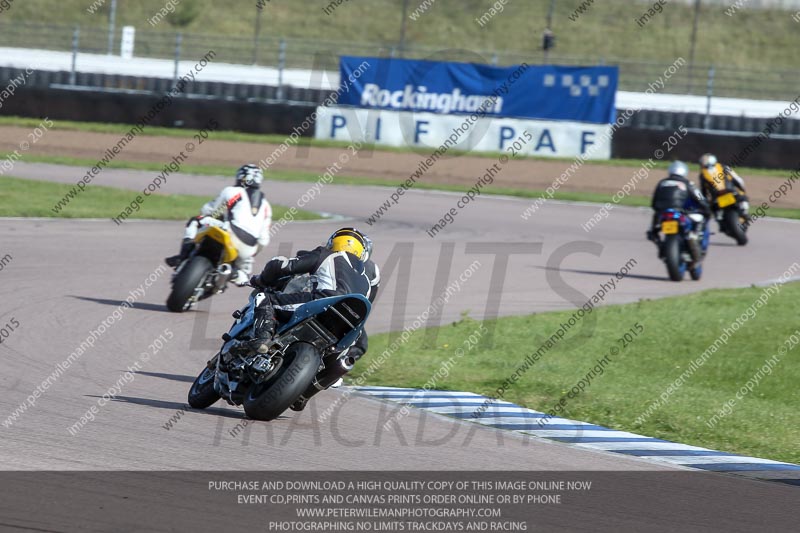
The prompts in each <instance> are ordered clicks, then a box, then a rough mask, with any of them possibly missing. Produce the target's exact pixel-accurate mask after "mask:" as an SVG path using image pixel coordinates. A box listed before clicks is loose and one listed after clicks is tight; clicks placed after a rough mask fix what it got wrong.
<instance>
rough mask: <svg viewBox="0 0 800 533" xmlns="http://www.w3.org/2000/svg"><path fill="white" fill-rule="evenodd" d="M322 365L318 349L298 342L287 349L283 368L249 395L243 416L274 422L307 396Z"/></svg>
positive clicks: (252, 388) (249, 392)
mask: <svg viewBox="0 0 800 533" xmlns="http://www.w3.org/2000/svg"><path fill="white" fill-rule="evenodd" d="M319 365H320V355H319V353H318V352H317V350H316V348H314V347H313V346H311V345H310V344H308V343H305V342H297V343H295V344H292V345H291V346H289V348H287V349H286V353H285V354H284V358H283V365H282V367H281V369H280V370H278V372H277V373H276V374H275V375H274V376H273V377H272V378H270V379H269V380H268V381H267V382H266V383H261V384H255V385H253V386H251V387H250V390H248V391H247V394H246V395H245V399H244V412H245V413H247V416H249V417H250V418H252V419H254V420H274V419H276V418H278V416H279V415H280V414H281V413H283V412H284V411H286V410H287V409H288V408H289V406H290V405H292V404H293V403H294V402H295V400H297V398H298V397H299V396H300V395H301V394H303V392H305V390H306V389H307V388H308V386H309V385H311V382H312V381H313V380H314V376H315V375H316V374H317V371H318V370H319Z"/></svg>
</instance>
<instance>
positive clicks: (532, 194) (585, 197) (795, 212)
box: [0, 154, 800, 219]
mask: <svg viewBox="0 0 800 533" xmlns="http://www.w3.org/2000/svg"><path fill="white" fill-rule="evenodd" d="M7 155H8V154H0V159H2V158H4V157H6V156H7ZM21 160H22V161H26V162H29V163H52V164H56V165H69V166H80V167H91V166H92V165H94V164H95V163H97V161H96V160H95V161H93V160H90V159H83V158H77V157H65V156H52V155H32V154H23V156H22V158H21ZM108 166H109V168H128V169H133V170H147V171H161V169H162V168H163V164H161V163H155V162H146V161H124V160H115V161H112V162H110V163H109V164H108ZM181 172H183V173H186V174H199V175H208V176H228V175H229V174H230V173H231V167H228V166H215V165H183V166H181ZM266 178H267V179H269V180H275V181H294V182H307V183H314V182H316V181H318V180H319V175H318V174H315V173H313V172H302V171H294V170H273V171H270V172H269V173H267V174H266ZM401 181H402V180H398V181H397V182H393V181H390V180H385V179H378V178H369V177H360V176H343V175H337V176H336V178H335V180H334V182H335V183H337V184H339V185H377V186H383V187H397V186H399V185H400V183H401ZM414 188H415V189H419V190H434V191H451V192H462V193H463V192H464V188H463V187H460V186H458V185H448V184H431V183H421V182H417V183H416V184H415V185H414ZM483 193H484V194H494V195H502V196H515V197H518V198H540V197H542V196H543V195H544V191H539V190H535V189H514V188H508V187H495V186H489V187H486V188H484V189H483ZM611 196H612V195H611V194H603V193H595V192H578V191H574V192H570V191H556V192H555V194H554V195H553V199H554V200H562V201H571V202H592V203H600V204H602V203H606V202H610V201H611ZM618 205H625V206H634V207H643V206H649V205H650V197H649V196H626V197H625V198H622V199H621V200H620V201H619V204H618ZM767 216H770V217H781V218H793V219H800V209H788V208H777V207H772V208H770V209H769V211H767ZM273 218H274V217H273Z"/></svg>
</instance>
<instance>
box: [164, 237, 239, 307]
mask: <svg viewBox="0 0 800 533" xmlns="http://www.w3.org/2000/svg"><path fill="white" fill-rule="evenodd" d="M194 243H195V247H194V250H192V251H191V253H189V255H188V256H187V257H186V259H185V260H184V261H183V262H182V263H181V264H180V265H179V266H178V268H177V269H176V270H175V274H174V275H173V276H172V291H171V292H170V294H169V297H168V298H167V308H168V309H169V310H170V311H172V312H173V313H182V312H184V311H188V310H189V309H191V308H192V306H193V305H194V304H196V303H197V302H199V301H200V300H204V299H205V298H208V297H210V296H213V295H214V294H219V293H221V292H223V291H225V288H226V287H227V284H228V280H229V279H230V277H231V274H232V273H233V262H234V261H235V260H236V257H237V255H238V252H237V251H236V247H235V246H234V245H233V242H232V241H231V236H230V234H229V233H228V232H227V231H225V230H224V229H222V228H219V227H215V226H209V227H207V228H204V229H202V230H200V231H199V232H198V233H197V236H196V237H195V238H194Z"/></svg>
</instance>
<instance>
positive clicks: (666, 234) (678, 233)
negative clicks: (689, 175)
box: [656, 209, 709, 281]
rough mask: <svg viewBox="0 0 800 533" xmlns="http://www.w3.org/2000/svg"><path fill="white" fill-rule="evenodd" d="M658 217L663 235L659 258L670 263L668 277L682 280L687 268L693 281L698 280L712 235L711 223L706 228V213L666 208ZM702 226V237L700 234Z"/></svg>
mask: <svg viewBox="0 0 800 533" xmlns="http://www.w3.org/2000/svg"><path fill="white" fill-rule="evenodd" d="M659 218H660V221H659V224H658V227H657V228H656V229H657V230H658V231H659V233H661V234H663V238H661V239H659V258H660V259H662V260H663V261H664V263H666V265H667V273H668V274H669V279H671V280H672V281H681V280H682V279H683V277H684V275H685V274H686V271H687V270H688V271H689V274H690V275H691V277H692V279H693V280H695V281H696V280H699V279H700V277H701V276H702V275H703V263H702V261H703V257H704V256H705V253H706V250H707V248H708V236H709V232H708V225H707V224H706V225H705V227H703V220H704V218H703V215H700V214H694V213H693V214H688V215H687V214H685V213H683V212H682V211H680V210H679V209H667V210H666V211H663V212H662V213H660V217H659ZM701 228H702V229H703V233H702V237H701V236H700V235H699V234H698V230H700V229H701Z"/></svg>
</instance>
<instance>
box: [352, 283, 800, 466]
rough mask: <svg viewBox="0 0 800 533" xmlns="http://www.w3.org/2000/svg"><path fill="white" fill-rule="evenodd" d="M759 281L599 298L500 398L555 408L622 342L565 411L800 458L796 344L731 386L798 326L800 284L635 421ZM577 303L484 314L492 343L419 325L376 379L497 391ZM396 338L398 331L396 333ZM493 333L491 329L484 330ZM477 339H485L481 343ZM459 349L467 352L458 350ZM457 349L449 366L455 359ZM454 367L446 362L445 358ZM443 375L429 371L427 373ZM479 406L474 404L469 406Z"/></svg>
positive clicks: (681, 438)
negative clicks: (627, 338)
mask: <svg viewBox="0 0 800 533" xmlns="http://www.w3.org/2000/svg"><path fill="white" fill-rule="evenodd" d="M762 291H763V289H762V288H755V287H753V288H746V289H725V290H709V291H704V292H700V293H696V294H692V295H688V296H679V297H673V298H665V299H659V300H642V301H639V302H637V303H632V304H626V305H615V306H608V307H600V308H596V309H595V310H594V311H593V312H592V313H590V314H588V315H585V317H584V319H583V323H582V324H578V325H576V326H575V327H573V328H572V329H571V330H570V332H569V333H568V334H567V335H566V336H564V338H563V340H562V341H560V342H557V343H555V345H554V346H553V347H552V349H550V350H549V351H547V352H546V353H545V354H544V355H543V356H542V357H541V358H540V359H539V360H538V361H536V362H535V363H534V364H533V365H532V366H531V367H530V368H529V369H528V370H527V371H526V372H525V373H524V374H522V376H521V377H520V379H519V380H518V381H517V382H516V383H515V384H513V385H511V386H510V388H509V389H508V390H507V391H506V393H505V396H504V398H503V399H505V400H508V401H511V402H515V403H518V404H520V405H524V406H527V407H530V408H532V409H536V410H539V411H544V412H548V411H550V410H551V409H553V408H554V406H555V405H556V403H557V402H558V401H559V400H560V399H561V398H562V396H564V395H565V394H566V393H567V392H568V391H569V390H570V389H571V388H572V387H574V386H575V385H576V384H577V383H578V381H579V380H581V378H583V377H584V376H586V375H587V373H589V372H590V370H592V369H593V368H594V367H595V365H596V364H597V361H598V359H600V358H602V357H604V356H605V355H606V354H609V353H613V352H611V350H612V348H616V349H618V350H619V353H618V354H617V355H613V356H611V357H610V360H609V361H608V363H607V364H606V365H604V368H603V372H602V373H599V371H597V372H598V375H596V376H595V377H594V378H593V380H592V381H591V383H590V386H589V387H587V388H586V389H585V391H584V392H583V393H581V394H579V395H578V396H577V397H575V398H572V399H568V400H567V403H566V406H565V408H564V411H563V414H561V416H564V417H567V418H572V419H576V420H583V421H587V422H593V423H596V424H600V425H603V426H608V427H611V428H614V429H620V430H626V431H632V432H635V433H639V434H644V435H648V436H652V437H657V438H662V439H667V440H672V441H678V442H683V443H686V444H691V445H696V446H703V447H708V448H712V449H717V450H724V451H728V452H735V453H741V454H747V455H754V456H758V457H766V458H769V459H774V460H781V461H789V462H794V463H800V448H798V446H797V442H799V441H800V411H798V409H797V406H798V405H800V391H799V390H798V387H797V383H798V380H800V366H798V365H796V364H795V363H794V362H795V361H796V360H797V356H798V354H800V347H796V348H794V349H793V351H789V353H788V354H787V355H785V356H783V357H782V358H780V362H779V363H778V364H777V366H775V367H774V368H773V369H772V372H771V374H769V375H765V376H764V377H763V379H761V381H760V383H759V385H758V386H757V387H756V388H754V390H753V391H752V392H750V393H749V394H747V395H745V396H744V398H743V399H741V400H737V399H736V392H737V391H738V390H739V389H740V388H741V387H742V386H743V385H745V383H746V382H747V381H748V380H749V379H750V378H751V377H753V375H754V374H755V373H756V372H757V371H758V370H759V369H760V368H761V367H762V366H763V365H764V363H765V360H766V359H768V358H770V357H772V356H773V355H774V354H776V353H777V350H778V349H779V348H780V347H781V345H782V343H783V342H784V340H785V339H786V338H787V337H788V336H789V335H791V334H792V333H793V332H795V331H797V330H798V329H800V328H798V322H797V318H796V305H797V304H796V302H797V300H798V298H800V283H790V284H786V285H783V286H782V288H781V289H780V292H779V293H778V294H773V295H772V296H771V297H770V298H769V300H768V302H767V304H766V305H765V306H763V307H762V308H760V309H759V310H758V311H757V313H756V315H755V317H752V318H750V319H749V320H748V321H746V322H744V325H743V326H742V327H741V328H739V330H738V331H737V332H735V333H733V335H732V336H731V337H730V339H729V340H728V343H727V344H725V345H723V346H722V347H721V348H719V350H718V351H716V353H714V354H713V355H711V356H710V357H709V358H708V359H706V362H705V363H704V364H703V365H702V366H700V367H699V368H697V369H696V371H695V372H694V373H693V374H692V375H691V376H690V377H688V378H687V379H685V381H684V383H683V385H682V386H681V387H679V388H678V389H677V390H676V391H675V392H674V393H672V394H671V396H669V401H668V403H666V405H663V406H661V407H660V408H659V409H656V410H655V411H654V412H652V413H651V414H649V416H646V417H645V419H644V420H638V421H637V418H639V417H641V416H642V415H643V414H645V413H646V412H647V408H648V406H650V405H651V404H652V403H653V402H655V401H657V400H658V398H659V396H660V395H661V394H662V393H663V392H664V391H665V390H666V389H667V387H669V386H670V384H672V383H673V382H674V381H675V380H676V379H678V378H679V377H680V376H681V374H682V373H683V372H684V371H686V370H687V369H688V368H689V364H690V362H692V361H694V360H696V359H697V358H698V357H699V356H700V355H701V354H702V353H703V352H704V351H705V350H706V349H707V348H708V347H709V346H710V345H711V344H713V343H714V342H715V340H716V339H717V338H718V336H719V335H720V334H721V332H722V329H723V328H725V327H730V324H731V323H732V322H734V321H735V320H736V318H737V317H739V316H740V315H742V313H743V312H744V311H745V310H746V309H747V308H748V307H749V306H750V305H751V304H752V303H753V302H754V301H755V300H756V299H757V298H758V297H759V296H760V295H761V294H762ZM572 313H573V311H565V312H553V313H541V314H536V315H530V316H522V317H509V318H502V319H499V320H497V321H492V322H487V323H486V324H487V326H488V327H489V328H490V329H491V327H492V326H495V327H496V329H495V331H494V334H493V341H492V343H491V344H490V345H489V346H488V347H482V346H481V344H478V346H477V347H475V348H473V349H471V350H468V349H467V346H466V344H465V342H466V341H465V339H467V338H468V337H469V336H470V335H471V334H473V333H475V332H476V331H477V328H478V327H479V325H480V323H479V322H477V321H475V320H472V319H469V318H464V319H463V320H461V321H459V322H457V323H454V324H452V325H449V326H443V327H440V328H436V333H437V337H436V340H435V345H434V346H430V345H426V344H425V342H424V338H425V335H426V332H425V331H424V330H418V331H416V332H415V333H414V334H412V336H411V337H410V338H409V339H408V340H407V342H405V343H404V344H402V345H401V346H400V348H399V349H398V350H397V351H396V352H394V353H393V354H392V355H391V356H390V357H389V358H388V359H387V360H386V362H385V363H384V364H383V365H381V366H379V367H378V369H377V371H375V372H374V373H373V374H371V375H369V376H368V377H367V382H368V383H369V384H370V385H388V386H400V387H419V388H422V387H425V386H426V384H427V385H428V386H429V388H431V389H444V390H454V391H472V392H477V393H481V394H485V395H495V394H496V392H495V391H496V390H497V388H498V387H500V386H501V385H502V384H503V382H504V381H505V380H506V378H508V377H509V376H510V375H511V374H512V373H513V372H514V371H515V370H516V369H517V368H518V366H519V365H520V364H521V363H522V362H523V361H524V360H525V358H526V356H527V355H528V354H530V353H532V352H533V351H535V350H537V349H538V347H539V346H541V344H542V342H544V341H545V339H546V338H547V337H550V336H551V335H553V334H554V332H555V331H557V330H558V328H559V325H560V324H561V323H562V322H566V321H567V320H568V319H569V318H570V317H571V316H572ZM636 322H638V323H639V324H641V326H642V327H643V328H644V331H643V332H642V333H641V334H639V335H638V336H634V338H633V342H631V343H630V344H629V345H628V346H627V347H625V348H623V346H622V344H621V343H620V342H619V341H618V340H617V339H619V338H621V336H622V335H624V334H625V333H626V332H630V331H631V328H634V327H635V326H634V324H635V323H636ZM394 338H395V337H392V339H394ZM487 338H488V334H486V335H484V340H485V339H487ZM389 339H390V334H382V335H374V336H370V356H368V357H367V359H366V360H365V361H362V362H361V364H359V365H357V366H356V368H355V370H354V372H353V377H358V376H359V375H361V374H362V373H364V371H365V369H367V368H368V367H369V363H370V359H372V358H375V357H377V356H378V354H381V353H382V352H383V351H384V350H385V349H387V347H388V344H389ZM481 342H482V341H481ZM457 349H464V350H466V354H465V355H464V356H463V357H461V358H459V357H457V356H456V355H455V353H456V352H455V351H456V350H457ZM451 357H453V358H454V359H453V360H452V361H451V364H450V365H447V363H445V361H448V360H449V359H450V358H451ZM446 366H447V367H448V369H447V372H443V371H442V368H445V367H446ZM437 372H438V375H439V376H440V379H438V380H432V376H434V375H436V374H437ZM730 399H734V400H736V404H735V405H734V406H733V409H732V413H731V414H730V415H728V416H725V417H723V418H721V419H720V420H718V422H717V423H716V424H714V423H713V420H712V421H711V422H710V423H711V424H712V426H713V427H709V426H708V425H707V423H706V422H707V421H709V420H710V419H711V417H713V416H714V415H715V414H717V413H718V411H719V410H720V409H722V407H723V404H724V403H725V402H727V401H729V400H730ZM465 409H475V408H471V407H469V408H465Z"/></svg>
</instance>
